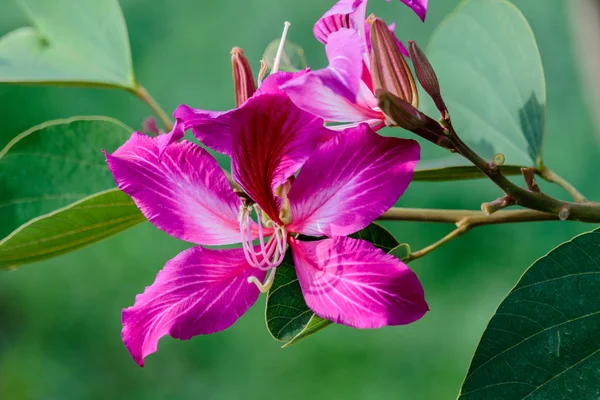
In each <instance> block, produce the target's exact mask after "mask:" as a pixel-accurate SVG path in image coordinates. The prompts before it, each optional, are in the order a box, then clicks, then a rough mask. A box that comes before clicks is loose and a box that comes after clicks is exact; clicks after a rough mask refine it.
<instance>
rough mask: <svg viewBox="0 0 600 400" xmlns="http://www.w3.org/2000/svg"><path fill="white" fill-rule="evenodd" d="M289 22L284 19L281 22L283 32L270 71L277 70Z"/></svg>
mask: <svg viewBox="0 0 600 400" xmlns="http://www.w3.org/2000/svg"><path fill="white" fill-rule="evenodd" d="M290 25H291V24H290V23H289V22H288V21H285V23H284V24H283V34H281V41H280V42H279V48H277V55H276V56H275V61H274V62H273V68H272V69H271V73H272V74H274V73H275V72H277V71H279V64H280V63H281V56H282V55H283V48H284V46H285V39H286V37H287V33H288V30H289V29H290Z"/></svg>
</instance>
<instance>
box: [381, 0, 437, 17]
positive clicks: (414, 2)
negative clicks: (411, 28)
mask: <svg viewBox="0 0 600 400" xmlns="http://www.w3.org/2000/svg"><path fill="white" fill-rule="evenodd" d="M385 1H387V2H388V3H389V2H390V1H391V0H385ZM400 1H401V2H403V3H404V4H406V5H407V6H409V7H410V8H412V9H413V11H414V12H415V13H416V14H417V15H418V16H419V18H421V21H423V22H425V17H426V16H427V1H428V0H400Z"/></svg>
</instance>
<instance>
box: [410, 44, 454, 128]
mask: <svg viewBox="0 0 600 400" xmlns="http://www.w3.org/2000/svg"><path fill="white" fill-rule="evenodd" d="M408 52H409V53H410V58H411V60H412V62H413V65H414V67H415V73H416V75H417V79H418V80H419V83H421V86H422V87H423V89H425V91H426V92H427V94H428V95H429V96H431V98H432V99H433V101H434V103H435V105H436V107H437V108H438V110H439V111H440V113H442V116H444V117H446V115H447V114H448V109H447V108H446V104H445V103H444V100H443V99H442V94H441V91H440V83H439V81H438V78H437V75H436V74H435V71H434V70H433V67H432V66H431V63H430V62H429V60H428V59H427V57H426V56H425V53H423V50H421V48H420V47H419V45H418V44H417V43H416V42H415V41H414V40H409V41H408Z"/></svg>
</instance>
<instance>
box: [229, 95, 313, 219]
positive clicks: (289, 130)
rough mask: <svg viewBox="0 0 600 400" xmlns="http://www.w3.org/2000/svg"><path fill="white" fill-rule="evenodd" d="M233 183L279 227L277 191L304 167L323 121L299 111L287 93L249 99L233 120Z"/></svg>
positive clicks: (232, 116) (234, 114)
mask: <svg viewBox="0 0 600 400" xmlns="http://www.w3.org/2000/svg"><path fill="white" fill-rule="evenodd" d="M231 132H232V135H233V154H232V157H231V171H232V174H233V177H234V179H235V180H236V182H237V183H239V184H240V186H241V187H242V188H243V189H244V191H245V192H246V193H247V194H248V195H249V196H250V198H251V199H252V200H254V201H255V202H256V203H258V204H259V205H260V207H261V208H262V209H263V211H265V212H266V213H267V215H269V217H271V219H273V220H274V221H275V222H277V223H280V222H281V221H280V220H279V211H278V210H279V208H278V204H277V200H276V199H275V196H274V191H275V189H276V188H277V187H278V186H280V185H282V184H283V183H285V182H286V181H287V179H288V178H289V177H291V176H292V175H294V174H295V173H296V171H298V169H299V168H300V167H301V166H302V164H304V162H305V161H306V159H307V158H308V157H309V155H310V154H311V153H312V152H313V150H314V149H315V147H316V145H317V143H318V141H319V140H320V139H321V136H322V134H323V120H322V119H319V118H317V117H315V116H314V115H311V114H309V113H307V112H304V111H302V110H300V109H299V108H298V107H296V106H295V105H294V104H293V103H292V102H291V101H290V99H289V98H288V97H287V96H286V95H285V94H283V93H279V94H263V95H261V96H255V97H253V98H251V99H250V100H248V101H247V102H246V104H245V105H244V106H243V107H241V108H239V109H238V110H236V111H235V112H234V113H233V114H232V115H231Z"/></svg>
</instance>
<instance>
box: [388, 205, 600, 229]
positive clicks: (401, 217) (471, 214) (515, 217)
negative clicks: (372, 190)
mask: <svg viewBox="0 0 600 400" xmlns="http://www.w3.org/2000/svg"><path fill="white" fill-rule="evenodd" d="M379 220H384V221H418V222H440V223H448V224H455V225H458V224H465V223H468V224H469V225H470V226H471V227H476V226H482V225H497V224H506V223H516V222H537V221H559V220H560V219H559V217H558V216H557V215H554V214H549V213H544V212H540V211H535V210H515V211H498V212H496V213H494V214H492V215H486V214H484V213H483V212H482V211H474V210H436V209H423V208H391V209H390V210H389V211H387V212H386V213H384V214H383V215H382V216H381V217H379ZM599 222H600V221H599Z"/></svg>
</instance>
